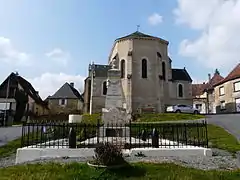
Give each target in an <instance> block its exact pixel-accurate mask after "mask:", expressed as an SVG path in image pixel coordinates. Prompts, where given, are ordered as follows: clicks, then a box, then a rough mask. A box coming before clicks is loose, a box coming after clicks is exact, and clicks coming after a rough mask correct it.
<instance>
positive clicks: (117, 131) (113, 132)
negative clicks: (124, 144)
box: [98, 126, 130, 137]
mask: <svg viewBox="0 0 240 180" xmlns="http://www.w3.org/2000/svg"><path fill="white" fill-rule="evenodd" d="M98 136H99V137H130V128H129V127H124V126H123V127H114V126H102V127H100V128H99V134H98Z"/></svg>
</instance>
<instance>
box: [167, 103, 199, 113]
mask: <svg viewBox="0 0 240 180" xmlns="http://www.w3.org/2000/svg"><path fill="white" fill-rule="evenodd" d="M167 112H174V113H191V114H199V110H198V109H196V108H194V107H192V106H189V105H184V104H178V105H173V106H168V107H167Z"/></svg>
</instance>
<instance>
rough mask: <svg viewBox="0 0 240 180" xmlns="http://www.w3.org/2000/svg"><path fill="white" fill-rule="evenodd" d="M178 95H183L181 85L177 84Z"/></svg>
mask: <svg viewBox="0 0 240 180" xmlns="http://www.w3.org/2000/svg"><path fill="white" fill-rule="evenodd" d="M178 97H183V85H182V84H179V85H178Z"/></svg>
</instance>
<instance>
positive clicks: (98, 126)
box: [96, 119, 100, 144]
mask: <svg viewBox="0 0 240 180" xmlns="http://www.w3.org/2000/svg"><path fill="white" fill-rule="evenodd" d="M96 131H97V132H96V133H97V144H99V133H100V132H99V131H100V120H99V119H98V120H97V130H96Z"/></svg>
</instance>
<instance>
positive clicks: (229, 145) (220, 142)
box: [208, 124, 240, 153]
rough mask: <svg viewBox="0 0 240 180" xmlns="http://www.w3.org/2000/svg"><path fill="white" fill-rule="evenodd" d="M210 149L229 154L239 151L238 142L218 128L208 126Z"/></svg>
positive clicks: (239, 145)
mask: <svg viewBox="0 0 240 180" xmlns="http://www.w3.org/2000/svg"><path fill="white" fill-rule="evenodd" d="M208 139H209V142H210V147H213V148H218V149H223V150H227V151H229V152H231V153H235V152H237V151H240V144H239V142H238V140H237V139H236V138H235V137H234V136H233V135H231V134H230V133H228V132H227V131H225V130H224V129H223V128H221V127H219V126H214V125H212V124H208Z"/></svg>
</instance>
